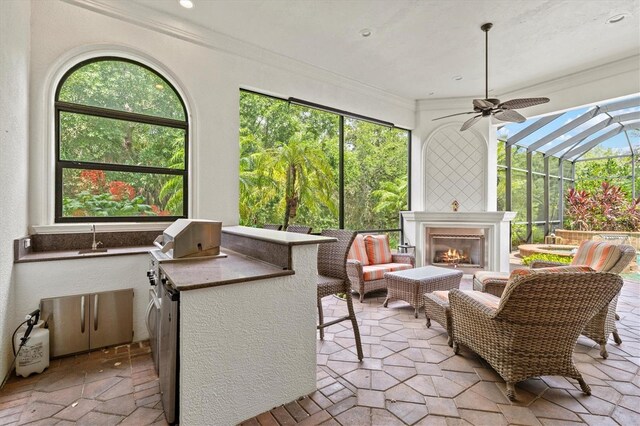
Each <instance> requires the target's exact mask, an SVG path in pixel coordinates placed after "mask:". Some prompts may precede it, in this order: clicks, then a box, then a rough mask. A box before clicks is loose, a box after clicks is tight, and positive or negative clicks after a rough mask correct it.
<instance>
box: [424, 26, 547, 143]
mask: <svg viewBox="0 0 640 426" xmlns="http://www.w3.org/2000/svg"><path fill="white" fill-rule="evenodd" d="M492 27H493V24H492V23H491V22H487V23H486V24H483V25H482V26H481V27H480V29H481V30H482V31H484V34H485V51H484V52H485V57H484V64H485V68H484V70H485V86H484V99H474V100H473V111H469V112H459V113H457V114H451V115H445V116H444V117H438V118H434V119H433V121H435V120H441V119H443V118H449V117H455V116H458V115H468V114H477V115H475V116H473V117H471V118H470V119H468V120H467V121H465V122H464V124H463V125H462V127H461V128H460V131H465V130H467V129H468V128H469V127H471V126H473V125H474V124H475V123H477V122H478V121H479V120H480V119H481V118H483V117H489V116H493V117H494V118H495V119H496V120H500V121H508V122H512V123H522V122H524V121H526V118H525V117H524V116H523V115H522V114H520V113H518V112H517V111H514V110H515V109H520V108H528V107H531V106H534V105H540V104H544V103H547V102H549V98H520V99H511V100H509V101H506V102H500V99H496V98H489V30H490V29H491V28H492Z"/></svg>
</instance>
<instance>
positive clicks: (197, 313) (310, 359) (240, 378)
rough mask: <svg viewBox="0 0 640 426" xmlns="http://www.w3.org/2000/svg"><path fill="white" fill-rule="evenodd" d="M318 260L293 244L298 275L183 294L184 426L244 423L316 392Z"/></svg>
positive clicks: (311, 249) (311, 250)
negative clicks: (276, 407) (316, 278)
mask: <svg viewBox="0 0 640 426" xmlns="http://www.w3.org/2000/svg"><path fill="white" fill-rule="evenodd" d="M316 255H317V245H303V246H294V248H293V256H292V260H293V269H294V270H295V271H296V273H295V275H289V276H286V277H280V278H273V279H268V280H260V281H251V282H247V283H242V284H231V285H226V286H220V287H211V288H207V289H202V290H192V291H183V292H181V294H180V297H181V299H180V309H181V313H180V320H181V322H180V357H181V358H180V362H181V363H182V368H181V369H180V372H181V377H180V407H181V408H180V409H181V410H182V411H181V413H180V423H181V424H185V425H205V424H219V425H234V424H238V423H239V422H241V421H243V420H246V419H248V418H251V417H253V416H256V415H257V414H260V413H262V412H264V411H267V410H270V409H271V408H273V407H275V406H278V405H280V404H284V403H287V402H290V401H292V400H295V399H296V398H298V397H300V396H303V395H306V394H308V393H311V392H313V391H314V390H315V389H316V379H315V371H316V309H317V308H316V303H315V301H316V292H317V288H316V280H315V277H316V273H317V269H316ZM186 319H188V321H187V320H186Z"/></svg>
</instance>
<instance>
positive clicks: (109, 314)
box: [87, 289, 133, 349]
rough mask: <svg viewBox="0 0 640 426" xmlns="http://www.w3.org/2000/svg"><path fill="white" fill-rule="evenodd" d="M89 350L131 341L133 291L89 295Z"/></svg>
mask: <svg viewBox="0 0 640 426" xmlns="http://www.w3.org/2000/svg"><path fill="white" fill-rule="evenodd" d="M87 297H88V298H89V299H90V309H89V311H90V319H89V328H90V330H89V331H90V334H89V336H90V337H89V348H90V349H97V348H102V347H105V346H111V345H119V344H122V343H129V342H131V341H132V340H133V289H127V290H116V291H105V292H102V293H91V294H90V295H88V296H87Z"/></svg>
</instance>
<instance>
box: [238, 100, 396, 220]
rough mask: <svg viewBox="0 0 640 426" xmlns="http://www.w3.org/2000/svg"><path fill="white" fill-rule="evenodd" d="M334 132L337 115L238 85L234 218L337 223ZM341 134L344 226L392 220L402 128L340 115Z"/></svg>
mask: <svg viewBox="0 0 640 426" xmlns="http://www.w3.org/2000/svg"><path fill="white" fill-rule="evenodd" d="M338 132H339V116H338V115H336V114H331V113H327V112H323V111H318V110H315V109H310V108H305V107H300V106H295V105H290V104H289V103H287V102H285V101H282V100H279V99H274V98H270V97H267V96H262V95H258V94H254V93H249V92H241V94H240V223H241V224H244V225H249V226H261V225H263V224H265V223H279V224H283V225H284V226H285V227H286V225H288V224H290V223H299V224H305V225H308V226H312V227H313V229H314V230H315V231H320V230H322V229H327V228H337V227H338V224H339V221H338V199H339V193H338V191H339V188H338V183H339V181H338V173H339V138H338ZM344 133H345V136H344V137H345V148H344V173H345V179H344V183H345V226H346V227H347V228H350V229H380V228H395V227H397V226H398V210H399V209H406V206H407V203H406V200H407V132H406V131H401V130H398V129H388V128H386V127H383V126H379V125H376V124H372V123H368V122H364V121H360V120H352V119H345V127H344ZM392 194H395V195H392ZM394 196H395V197H396V199H395V200H394V199H393V197H394Z"/></svg>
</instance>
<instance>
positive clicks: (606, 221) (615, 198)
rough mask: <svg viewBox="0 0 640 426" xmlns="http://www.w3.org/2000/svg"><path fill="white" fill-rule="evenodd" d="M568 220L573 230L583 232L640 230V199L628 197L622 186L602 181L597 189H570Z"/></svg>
mask: <svg viewBox="0 0 640 426" xmlns="http://www.w3.org/2000/svg"><path fill="white" fill-rule="evenodd" d="M566 205H567V213H566V219H567V224H568V225H569V227H570V229H577V230H581V231H632V232H633V231H638V230H640V198H637V199H635V200H628V198H627V197H626V196H625V194H624V192H623V191H622V189H621V188H620V187H617V186H613V185H610V184H609V183H608V182H602V183H601V184H600V187H599V188H598V190H597V191H594V192H588V191H585V190H576V189H574V188H571V189H570V190H569V191H568V193H567V203H566Z"/></svg>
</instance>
